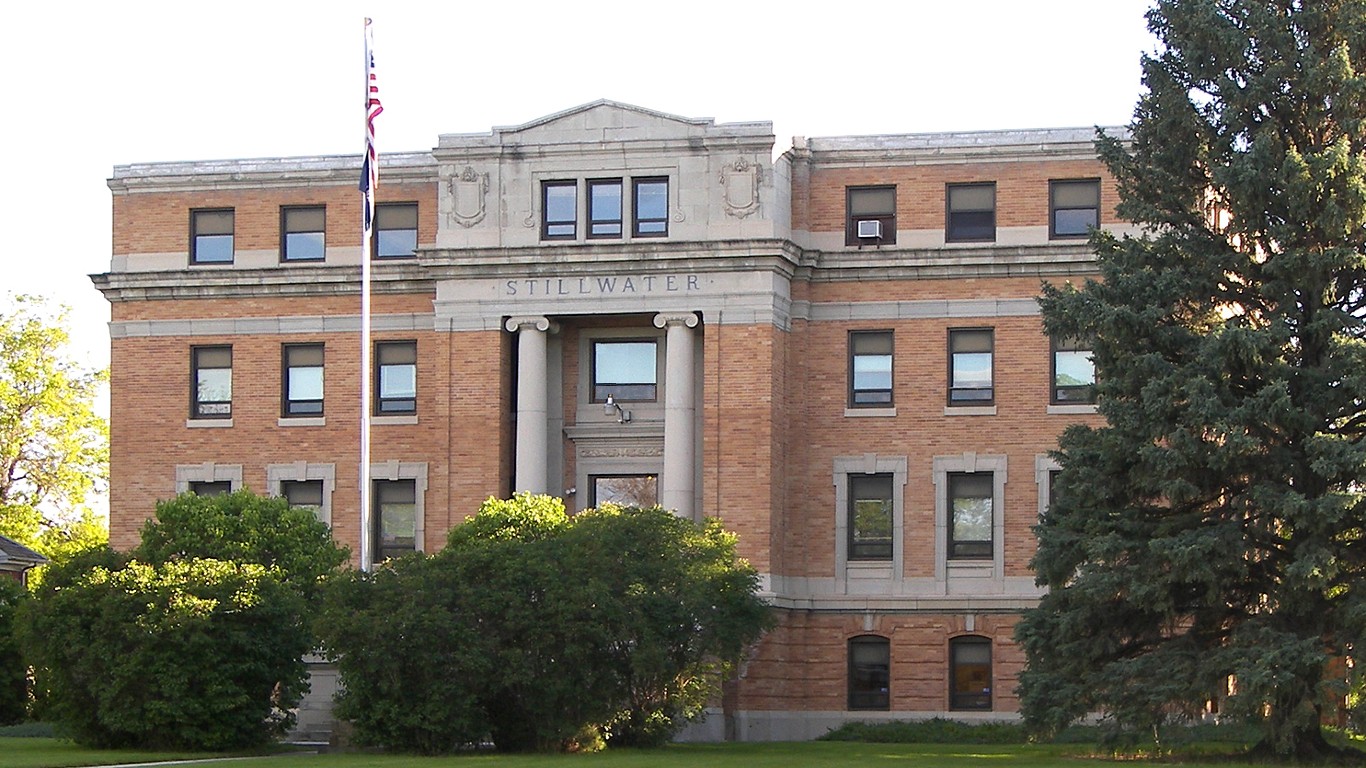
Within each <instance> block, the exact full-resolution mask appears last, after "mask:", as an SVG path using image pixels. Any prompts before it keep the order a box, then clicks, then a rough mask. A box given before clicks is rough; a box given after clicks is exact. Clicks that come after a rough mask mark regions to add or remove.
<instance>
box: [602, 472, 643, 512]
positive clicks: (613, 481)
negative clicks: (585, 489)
mask: <svg viewBox="0 0 1366 768" xmlns="http://www.w3.org/2000/svg"><path fill="white" fill-rule="evenodd" d="M592 483H593V498H592V499H590V501H591V502H592V505H593V506H595V507H596V506H597V505H599V504H603V503H611V504H616V505H618V506H621V507H642V508H648V507H653V506H655V505H656V504H658V503H659V476H658V475H594V476H593V477H592Z"/></svg>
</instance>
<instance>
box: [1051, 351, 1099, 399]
mask: <svg viewBox="0 0 1366 768" xmlns="http://www.w3.org/2000/svg"><path fill="white" fill-rule="evenodd" d="M1095 401H1096V365H1095V363H1094V362H1092V361H1091V349H1090V345H1088V344H1085V343H1083V342H1080V341H1077V340H1076V339H1054V340H1053V402H1054V403H1057V404H1071V403H1094V402H1095Z"/></svg>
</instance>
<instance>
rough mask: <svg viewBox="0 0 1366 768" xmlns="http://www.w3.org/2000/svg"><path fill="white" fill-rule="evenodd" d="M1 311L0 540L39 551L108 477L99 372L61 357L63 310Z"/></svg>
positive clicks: (39, 305)
mask: <svg viewBox="0 0 1366 768" xmlns="http://www.w3.org/2000/svg"><path fill="white" fill-rule="evenodd" d="M6 303H7V304H8V305H9V306H8V307H4V308H0V535H5V536H8V537H10V538H12V539H14V540H15V541H18V542H20V543H22V544H25V545H27V546H30V547H37V548H39V550H40V551H42V550H41V546H40V542H39V535H40V533H41V532H42V531H43V529H44V528H45V527H50V526H59V527H60V526H61V525H62V522H63V518H64V517H68V516H72V515H76V514H78V513H79V510H80V508H81V507H82V505H83V504H84V503H85V500H86V497H87V496H88V495H89V494H90V493H91V492H92V491H94V490H96V489H97V488H98V487H99V486H100V485H102V484H103V482H104V479H105V477H106V476H107V474H108V469H107V467H108V460H109V459H108V456H109V452H108V426H107V424H106V423H105V420H104V419H103V418H101V417H100V416H98V415H97V414H96V413H95V407H94V400H95V395H96V394H97V391H98V389H99V387H100V386H101V384H102V383H103V382H104V380H105V374H104V372H102V371H101V372H92V371H87V370H83V369H82V368H81V367H80V366H79V365H77V364H76V363H75V362H74V361H72V360H71V359H70V358H69V357H68V356H67V353H66V344H67V332H66V313H65V311H61V312H57V313H55V314H54V313H53V312H51V311H50V310H49V309H48V308H47V307H46V305H45V304H44V302H43V300H42V299H39V298H35V297H32V296H17V297H11V298H10V299H9V300H8V301H7V302H6Z"/></svg>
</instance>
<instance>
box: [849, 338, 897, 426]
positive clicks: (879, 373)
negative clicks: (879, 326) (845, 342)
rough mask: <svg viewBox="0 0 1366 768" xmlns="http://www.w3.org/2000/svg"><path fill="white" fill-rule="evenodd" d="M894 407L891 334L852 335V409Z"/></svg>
mask: <svg viewBox="0 0 1366 768" xmlns="http://www.w3.org/2000/svg"><path fill="white" fill-rule="evenodd" d="M891 405H892V332H891V331H852V332H850V334H849V407H850V408H886V407H889V406H891Z"/></svg>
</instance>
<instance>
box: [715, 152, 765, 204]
mask: <svg viewBox="0 0 1366 768" xmlns="http://www.w3.org/2000/svg"><path fill="white" fill-rule="evenodd" d="M761 177H762V174H761V169H760V168H759V166H758V165H755V164H754V163H751V162H750V161H749V160H747V159H745V158H743V157H737V158H736V159H735V162H733V163H726V165H725V166H724V167H722V168H721V174H720V177H719V179H718V181H719V182H720V184H721V200H722V203H724V205H725V208H726V215H728V216H731V217H733V218H737V219H743V218H745V217H746V216H748V215H750V214H751V213H754V212H755V211H757V210H759V182H760V181H761V180H762V178H761Z"/></svg>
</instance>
